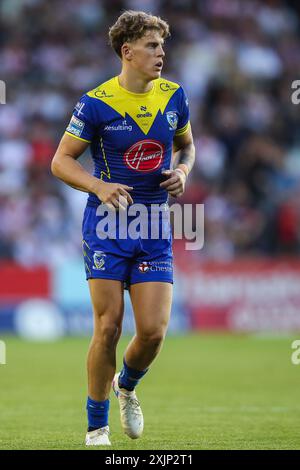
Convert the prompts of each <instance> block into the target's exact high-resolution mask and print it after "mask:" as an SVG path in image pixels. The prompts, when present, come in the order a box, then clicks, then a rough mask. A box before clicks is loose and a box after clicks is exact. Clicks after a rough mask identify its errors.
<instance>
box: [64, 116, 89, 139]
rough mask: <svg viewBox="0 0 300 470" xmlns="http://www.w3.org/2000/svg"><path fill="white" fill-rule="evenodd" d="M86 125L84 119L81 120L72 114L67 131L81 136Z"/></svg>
mask: <svg viewBox="0 0 300 470" xmlns="http://www.w3.org/2000/svg"><path fill="white" fill-rule="evenodd" d="M84 126H85V124H84V122H83V121H81V120H80V119H78V118H77V117H75V116H72V117H71V121H70V123H69V125H68V127H67V132H70V133H71V134H74V135H76V136H77V137H80V136H81V134H82V131H83V129H84Z"/></svg>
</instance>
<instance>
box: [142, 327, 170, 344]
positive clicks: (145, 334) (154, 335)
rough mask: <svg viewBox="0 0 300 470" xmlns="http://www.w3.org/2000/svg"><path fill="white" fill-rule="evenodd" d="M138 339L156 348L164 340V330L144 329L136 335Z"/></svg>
mask: <svg viewBox="0 0 300 470" xmlns="http://www.w3.org/2000/svg"><path fill="white" fill-rule="evenodd" d="M138 338H139V340H140V341H141V342H142V343H144V344H145V345H147V346H151V347H153V348H158V347H159V346H160V345H161V344H162V343H163V341H164V338H165V332H164V330H145V331H142V332H141V333H140V334H139V335H138Z"/></svg>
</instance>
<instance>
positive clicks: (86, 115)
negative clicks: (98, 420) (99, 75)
mask: <svg viewBox="0 0 300 470" xmlns="http://www.w3.org/2000/svg"><path fill="white" fill-rule="evenodd" d="M96 129H97V123H96V118H95V109H94V106H93V101H92V98H90V97H89V96H87V95H83V96H82V97H81V99H80V100H79V101H78V103H77V104H76V106H75V108H74V110H73V114H72V117H71V120H70V122H69V125H68V127H67V129H66V134H68V135H71V136H72V137H75V138H76V139H79V140H83V141H84V142H89V143H90V142H92V140H93V138H94V135H95V133H96Z"/></svg>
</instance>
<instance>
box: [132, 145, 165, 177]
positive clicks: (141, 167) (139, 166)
mask: <svg viewBox="0 0 300 470" xmlns="http://www.w3.org/2000/svg"><path fill="white" fill-rule="evenodd" d="M164 150H165V149H164V146H163V144H162V143H161V142H158V141H157V140H152V139H146V140H140V141H139V142H136V143H135V144H134V145H132V146H131V147H130V148H129V149H128V150H127V151H126V152H125V154H124V163H125V165H126V166H127V167H128V168H130V169H131V170H135V171H144V172H147V171H153V170H157V169H158V168H159V167H160V166H161V163H162V159H163V155H164Z"/></svg>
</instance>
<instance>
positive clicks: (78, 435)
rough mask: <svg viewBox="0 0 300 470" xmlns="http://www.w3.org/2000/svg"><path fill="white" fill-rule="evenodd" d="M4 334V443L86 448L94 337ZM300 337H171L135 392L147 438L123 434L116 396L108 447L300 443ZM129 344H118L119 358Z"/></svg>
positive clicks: (0, 368)
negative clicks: (45, 338) (41, 338)
mask: <svg viewBox="0 0 300 470" xmlns="http://www.w3.org/2000/svg"><path fill="white" fill-rule="evenodd" d="M299 336H300V335H298V337H299ZM1 339H5V341H6V348H7V364H6V365H0V417H1V418H0V422H1V426H0V449H84V448H85V447H84V445H83V441H84V437H85V431H86V416H85V400H86V375H85V359H86V352H87V347H88V343H89V340H88V339H86V338H67V339H63V340H61V341H58V342H54V343H31V342H26V341H22V340H19V339H17V338H14V337H6V338H1ZM294 339H297V335H294V336H290V337H273V338H272V337H263V336H261V337H259V336H231V335H221V334H220V335H197V334H190V335H186V336H176V337H173V336H168V337H167V339H166V342H165V345H164V348H163V350H162V352H161V354H160V356H159V358H158V359H157V360H156V361H155V362H154V364H153V365H152V367H151V370H150V372H149V373H148V374H147V375H146V376H145V377H144V379H143V381H142V382H141V384H140V385H139V386H138V389H137V391H138V397H139V399H140V401H141V404H142V407H143V411H144V417H145V431H144V435H143V437H142V438H141V439H138V440H135V441H132V440H130V439H129V438H128V437H127V436H125V435H123V433H122V431H121V427H120V423H119V410H118V403H117V401H116V399H115V398H114V396H112V395H111V412H110V428H111V441H112V447H111V448H110V449H112V450H115V449H118V450H121V449H127V450H138V449H149V450H156V449H166V450H168V449H173V450H177V449H180V450H188V449H300V400H299V397H300V365H299V366H295V365H292V363H291V354H292V352H293V351H292V349H291V343H292V341H293V340H294ZM127 341H128V338H123V339H122V340H121V342H120V343H119V348H118V363H119V364H121V359H122V353H123V350H124V347H125V345H126V342H127ZM88 450H90V448H89V449H88ZM92 450H96V449H92Z"/></svg>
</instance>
